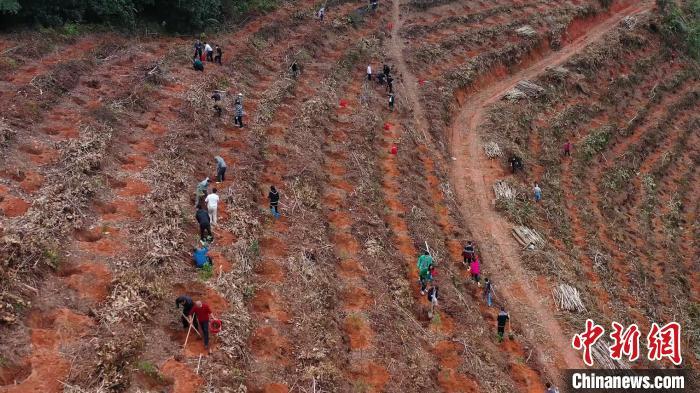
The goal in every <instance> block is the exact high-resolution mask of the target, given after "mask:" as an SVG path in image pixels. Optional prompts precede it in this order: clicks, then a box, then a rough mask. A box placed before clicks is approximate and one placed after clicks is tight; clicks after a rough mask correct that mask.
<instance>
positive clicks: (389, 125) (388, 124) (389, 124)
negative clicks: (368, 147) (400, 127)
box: [384, 123, 393, 131]
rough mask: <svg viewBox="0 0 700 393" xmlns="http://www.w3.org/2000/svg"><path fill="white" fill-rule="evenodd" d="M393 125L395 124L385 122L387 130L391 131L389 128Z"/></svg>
mask: <svg viewBox="0 0 700 393" xmlns="http://www.w3.org/2000/svg"><path fill="white" fill-rule="evenodd" d="M391 126H393V124H391V123H384V129H385V130H387V131H389V130H390V129H391Z"/></svg>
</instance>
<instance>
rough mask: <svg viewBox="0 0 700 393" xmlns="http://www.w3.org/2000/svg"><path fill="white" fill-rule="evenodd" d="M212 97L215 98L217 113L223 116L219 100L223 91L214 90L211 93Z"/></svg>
mask: <svg viewBox="0 0 700 393" xmlns="http://www.w3.org/2000/svg"><path fill="white" fill-rule="evenodd" d="M211 99H212V100H214V111H215V112H216V115H217V116H219V117H221V104H219V101H221V93H219V91H218V90H214V94H212V95H211Z"/></svg>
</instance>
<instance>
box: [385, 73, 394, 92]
mask: <svg viewBox="0 0 700 393" xmlns="http://www.w3.org/2000/svg"><path fill="white" fill-rule="evenodd" d="M386 90H387V91H388V92H389V93H393V92H394V78H392V77H391V75H387V76H386Z"/></svg>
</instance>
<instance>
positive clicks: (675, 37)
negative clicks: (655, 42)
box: [657, 0, 700, 60]
mask: <svg viewBox="0 0 700 393" xmlns="http://www.w3.org/2000/svg"><path fill="white" fill-rule="evenodd" d="M657 5H658V8H659V11H660V13H661V18H662V19H661V29H660V30H661V34H662V35H663V37H664V39H666V41H668V42H669V43H670V44H671V45H674V46H678V47H680V48H681V49H683V50H685V51H686V52H687V53H688V54H689V55H690V56H691V57H693V58H694V59H696V60H700V0H687V1H683V2H681V5H679V4H678V3H677V2H675V1H671V0H657Z"/></svg>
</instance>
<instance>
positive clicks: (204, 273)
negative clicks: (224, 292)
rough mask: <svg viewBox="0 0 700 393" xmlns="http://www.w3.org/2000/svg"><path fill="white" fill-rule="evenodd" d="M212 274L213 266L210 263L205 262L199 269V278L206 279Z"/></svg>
mask: <svg viewBox="0 0 700 393" xmlns="http://www.w3.org/2000/svg"><path fill="white" fill-rule="evenodd" d="M213 275H214V268H213V267H212V266H211V264H210V263H205V264H204V266H202V268H201V269H200V270H199V279H200V280H202V281H208V280H209V279H210V278H211V276H213Z"/></svg>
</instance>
